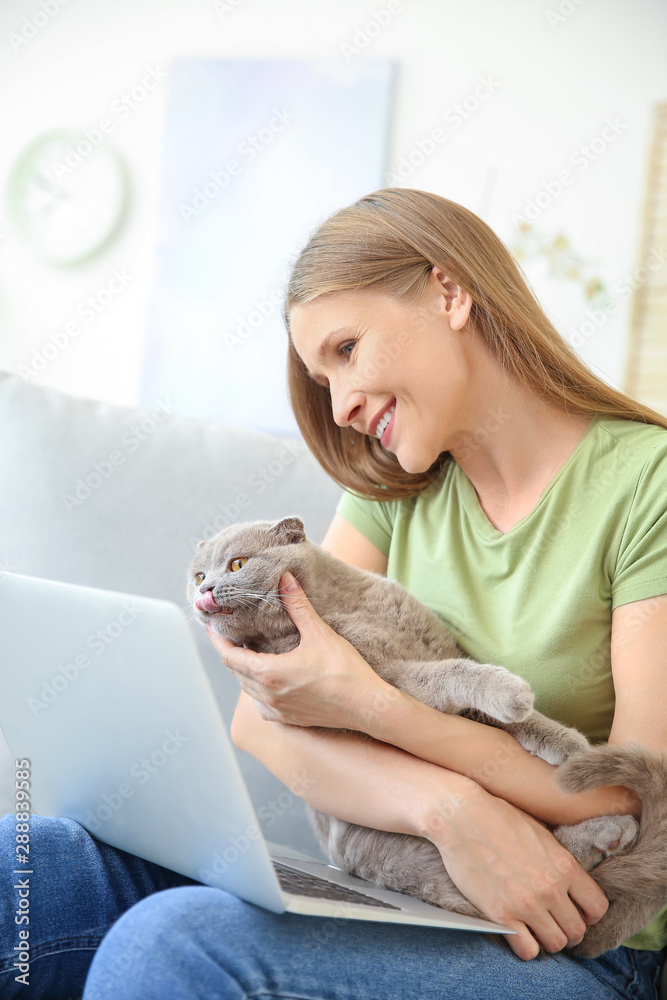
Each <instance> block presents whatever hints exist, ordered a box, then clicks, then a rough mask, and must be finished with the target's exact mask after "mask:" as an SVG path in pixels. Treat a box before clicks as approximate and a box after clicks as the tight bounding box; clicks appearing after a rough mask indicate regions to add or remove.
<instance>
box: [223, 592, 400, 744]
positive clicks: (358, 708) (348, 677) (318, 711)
mask: <svg viewBox="0 0 667 1000" xmlns="http://www.w3.org/2000/svg"><path fill="white" fill-rule="evenodd" d="M290 583H291V586H290ZM280 596H281V599H282V602H283V605H284V607H285V609H286V610H287V612H288V614H289V616H290V618H291V619H292V621H293V622H294V624H295V625H296V626H297V628H298V630H299V633H300V636H301V641H300V643H299V645H298V646H297V647H296V648H295V649H292V650H290V652H288V653H257V652H255V651H254V650H250V649H244V648H243V647H241V646H236V645H235V644H234V643H233V642H232V641H231V639H225V638H222V637H221V636H219V635H217V633H215V632H214V631H212V629H211V628H209V627H208V626H207V631H208V634H209V638H210V639H211V642H212V643H213V645H214V646H215V648H216V649H217V650H218V652H219V653H220V655H221V657H222V659H223V660H224V662H225V664H226V666H227V667H228V668H229V669H230V670H231V671H232V673H233V674H234V675H235V676H236V678H237V679H238V680H239V682H240V684H241V687H242V688H243V690H244V691H245V692H246V693H247V694H249V695H250V696H251V697H252V698H253V699H254V700H255V702H256V703H257V706H258V709H259V713H260V715H261V717H262V718H263V719H267V720H270V721H274V722H286V723H290V724H291V725H294V726H326V727H328V728H333V729H356V730H360V731H362V732H364V731H365V729H364V724H365V720H367V719H369V718H370V717H372V715H373V714H374V713H376V712H377V711H379V710H381V709H382V706H383V705H386V703H387V701H388V700H390V699H391V697H392V694H394V695H395V694H396V691H395V689H394V688H392V687H391V685H389V684H387V683H386V682H385V681H383V680H382V679H381V678H380V677H379V676H378V675H377V674H376V673H375V671H374V670H372V669H371V667H369V665H368V664H367V663H366V661H365V660H364V658H363V656H362V655H361V654H360V653H359V652H358V651H357V650H356V649H355V648H354V646H353V645H352V644H351V643H350V642H348V641H347V639H344V638H343V637H342V636H340V635H338V633H337V632H334V630H333V629H332V628H330V627H329V626H328V625H327V624H326V622H324V621H323V620H322V619H321V618H320V616H319V615H318V614H317V613H316V611H315V609H314V608H313V606H312V604H311V603H310V601H309V600H308V598H307V597H306V594H305V593H304V590H303V588H302V587H301V585H300V584H299V583H298V581H297V580H296V579H295V577H293V576H292V574H291V573H285V574H283V576H282V577H281V580H280Z"/></svg>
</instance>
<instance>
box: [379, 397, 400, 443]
mask: <svg viewBox="0 0 667 1000" xmlns="http://www.w3.org/2000/svg"><path fill="white" fill-rule="evenodd" d="M395 409H396V403H394V405H393V406H392V407H391V408H390V409H388V410H387V412H386V413H385V414H384V415H383V416H382V417H380V422H379V423H378V425H377V427H376V429H375V436H376V438H381V437H382V435H383V434H384V432H385V430H386V429H387V424H388V423H389V421H390V420H391V417H392V414H393V412H394V410H395Z"/></svg>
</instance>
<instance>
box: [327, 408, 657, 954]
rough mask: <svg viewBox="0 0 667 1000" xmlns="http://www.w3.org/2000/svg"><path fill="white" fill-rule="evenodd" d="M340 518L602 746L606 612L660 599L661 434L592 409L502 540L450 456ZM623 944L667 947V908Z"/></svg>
mask: <svg viewBox="0 0 667 1000" xmlns="http://www.w3.org/2000/svg"><path fill="white" fill-rule="evenodd" d="M337 512H338V513H339V514H340V515H341V516H342V517H344V518H345V519H346V520H347V521H349V523H350V524H352V525H353V526H354V527H355V528H357V530H358V531H360V532H361V533H362V534H363V535H364V536H365V537H366V538H368V539H369V541H371V542H372V543H373V544H374V545H375V546H376V547H377V548H378V549H380V551H381V552H383V553H384V555H386V556H387V557H388V566H387V577H388V578H390V579H392V580H397V581H398V582H399V583H401V584H402V585H403V586H404V587H405V588H406V590H408V591H410V593H412V594H414V595H415V597H417V598H419V600H420V601H421V602H422V603H423V604H425V605H426V606H427V607H429V608H431V609H432V610H433V611H435V612H436V613H437V614H438V615H439V617H440V618H441V619H442V620H443V621H444V623H445V624H446V625H447V626H448V627H449V629H450V630H451V632H452V634H453V636H454V638H455V639H456V641H457V642H458V644H459V646H460V647H461V649H462V650H463V651H464V652H465V653H466V654H467V655H468V656H470V657H472V658H473V659H475V660H477V661H479V662H481V663H495V664H499V665H501V666H503V667H506V668H507V669H508V670H511V671H512V672H513V673H515V674H518V675H519V676H520V677H523V678H525V680H527V681H528V682H529V683H530V685H531V687H532V688H533V690H534V692H535V708H536V709H537V710H538V711H540V712H542V713H544V714H545V715H548V716H550V717H551V718H553V719H557V720H558V721H559V722H561V723H563V724H564V725H566V726H574V727H576V728H577V729H579V730H580V731H581V732H582V733H584V734H585V735H586V736H587V737H588V738H589V739H590V740H591V741H592V742H594V743H600V742H604V741H606V740H607V738H608V736H609V732H610V729H611V724H612V720H613V715H614V685H613V680H612V673H611V613H612V611H613V609H614V608H616V607H618V606H619V605H621V604H628V603H630V602H632V601H641V600H642V599H644V598H648V597H656V596H658V595H659V594H665V593H667V430H665V429H664V428H662V427H658V426H656V425H653V424H644V423H641V422H639V421H633V420H619V419H609V418H605V417H594V418H593V420H592V421H591V424H590V426H589V428H588V430H587V432H586V434H585V436H584V437H583V438H582V440H581V441H580V442H579V444H578V445H577V447H576V448H575V450H574V452H573V453H572V454H571V455H570V457H569V459H568V460H567V462H565V464H564V465H563V466H562V467H561V468H560V469H559V471H558V472H557V473H556V475H555V476H554V477H553V479H552V480H551V482H550V483H549V485H548V486H547V487H546V489H545V490H544V492H543V493H542V495H541V496H540V499H539V501H538V503H537V506H536V507H535V508H534V509H533V510H532V511H531V513H530V514H528V515H527V516H526V517H524V518H523V519H522V520H521V521H519V522H518V523H517V524H515V525H514V527H513V528H511V529H510V531H508V532H506V533H505V534H502V533H501V532H500V531H498V530H497V529H496V528H495V527H494V526H493V525H492V524H491V522H490V521H489V519H488V518H487V516H486V514H485V513H484V511H483V510H482V507H481V506H480V503H479V500H478V499H477V494H476V492H475V489H474V487H473V485H472V483H471V482H470V480H469V479H468V477H467V476H466V475H465V473H464V472H463V471H462V470H461V468H460V466H459V465H458V464H457V463H456V462H454V461H451V462H449V463H448V464H447V465H446V466H445V467H444V468H443V470H442V471H441V472H440V474H439V476H438V478H437V479H436V480H435V481H434V482H433V483H432V484H431V485H430V486H429V487H428V488H427V489H426V490H424V491H423V492H422V493H420V494H417V495H416V496H413V497H410V498H408V499H406V500H395V501H374V500H361V499H359V498H358V497H355V496H353V495H352V494H351V493H347V492H345V493H344V494H343V496H342V498H341V500H340V501H339V503H338V507H337ZM639 623H640V619H638V624H639ZM638 735H639V734H638ZM624 943H625V944H627V945H629V946H630V947H634V948H644V949H649V950H656V949H659V948H662V947H663V946H664V945H665V944H667V907H665V908H664V909H663V910H662V911H661V912H660V914H659V915H658V917H656V918H655V920H653V921H652V922H651V924H649V925H648V927H646V928H645V929H644V930H643V931H641V932H640V933H639V934H636V935H634V936H633V937H632V938H630V939H629V940H628V941H626V942H624Z"/></svg>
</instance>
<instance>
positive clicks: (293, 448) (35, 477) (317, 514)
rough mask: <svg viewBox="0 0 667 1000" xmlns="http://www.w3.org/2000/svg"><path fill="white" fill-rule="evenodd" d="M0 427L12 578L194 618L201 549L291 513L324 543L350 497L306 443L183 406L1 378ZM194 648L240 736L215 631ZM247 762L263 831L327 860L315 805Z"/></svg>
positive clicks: (2, 526) (1, 524)
mask: <svg viewBox="0 0 667 1000" xmlns="http://www.w3.org/2000/svg"><path fill="white" fill-rule="evenodd" d="M221 391H224V387H223V388H222V389H221ZM0 427H2V433H1V434H0V469H2V487H1V488H0V572H1V571H2V570H3V569H5V570H9V571H14V572H16V573H25V574H27V575H30V576H41V577H45V578H49V579H57V580H64V581H67V582H71V583H80V584H86V585H88V586H91V587H101V588H106V589H109V590H119V591H124V592H127V593H130V594H141V595H146V596H150V597H159V598H163V599H166V600H170V601H174V602H175V603H176V604H178V605H179V606H181V607H182V608H183V609H184V610H185V608H186V594H185V584H186V569H187V566H188V563H189V562H190V559H191V558H192V555H193V553H194V550H195V549H196V546H197V542H198V541H199V540H200V539H202V538H209V537H211V536H212V535H213V534H214V533H215V532H217V531H219V530H220V529H221V528H223V527H226V526H227V525H228V524H232V523H234V522H237V521H252V520H256V519H260V518H271V519H278V518H281V517H285V516H287V515H290V514H291V515H298V516H299V517H301V518H302V520H303V522H304V525H305V527H306V531H307V534H308V536H309V537H310V538H311V539H312V540H313V541H315V542H320V541H321V540H322V538H323V536H324V533H325V531H326V528H327V526H328V524H329V523H330V521H331V518H332V517H333V513H334V510H335V507H336V503H337V501H338V499H339V497H340V494H341V489H340V487H339V486H338V485H337V484H336V483H334V482H333V481H332V480H331V479H329V477H328V476H327V475H326V474H325V472H324V471H323V470H322V468H321V467H320V466H319V465H318V464H317V462H316V461H315V459H314V458H313V456H312V455H311V454H310V452H309V451H308V450H307V448H306V446H305V444H304V443H303V441H301V440H300V439H287V438H280V437H276V436H273V435H270V434H262V433H259V432H257V431H253V430H242V429H239V428H233V429H231V428H227V427H224V426H221V425H219V424H217V423H214V422H211V421H205V420H198V419H194V418H192V417H187V416H182V415H180V414H179V409H178V401H177V400H174V399H173V398H170V399H156V400H155V403H154V405H153V406H152V407H150V408H144V409H137V408H133V407H122V406H113V405H110V404H107V403H101V402H96V401H94V400H89V399H79V398H73V397H70V396H67V395H65V394H64V393H62V392H59V391H57V390H54V389H50V388H46V387H43V386H37V385H33V384H30V383H27V382H25V381H24V380H23V379H21V378H20V377H19V376H18V375H12V374H7V373H2V372H0ZM1 593H2V589H1V576H0V595H1ZM195 636H196V639H197V644H198V647H199V650H200V653H201V656H202V659H203V661H204V665H205V667H206V670H207V673H208V676H209V678H210V680H211V682H212V685H213V689H214V691H215V694H216V698H217V699H218V703H219V705H220V707H221V710H222V712H223V715H224V717H225V720H226V722H227V724H229V722H230V720H231V717H232V714H233V710H234V705H235V703H236V699H237V696H238V691H239V686H238V683H237V681H236V680H235V679H234V677H233V676H232V675H231V674H230V673H229V671H228V670H227V669H226V668H225V667H224V665H223V664H222V662H221V660H220V658H219V656H218V654H217V653H216V652H215V650H214V649H213V647H212V645H211V643H210V641H209V639H208V637H207V636H206V633H205V631H204V629H195ZM4 751H5V753H4V761H5V764H4V767H5V773H6V774H7V768H8V766H9V763H10V762H9V760H8V754H7V751H6V747H5V748H4ZM0 752H1V751H0ZM237 754H238V757H239V761H240V763H241V766H242V769H243V772H244V776H245V778H246V781H247V782H248V785H249V788H250V792H251V795H252V798H253V801H254V803H255V806H256V808H257V810H258V813H259V815H260V819H262V822H263V826H264V828H265V832H266V833H267V834H268V835H269V836H270V838H271V839H272V840H275V841H282V840H284V841H285V843H290V844H292V845H293V846H295V847H297V848H300V849H302V850H306V851H310V852H311V853H317V854H318V855H319V854H320V853H321V852H319V848H318V847H317V845H316V842H315V840H314V837H313V836H312V834H311V833H310V829H309V828H308V826H307V822H306V819H305V813H304V806H303V803H301V802H300V801H299V800H296V799H295V797H294V796H293V795H292V794H291V793H289V792H288V791H287V790H286V789H285V786H284V785H282V783H281V782H279V781H278V779H276V778H274V777H273V775H271V774H270V773H269V772H268V771H267V770H266V769H265V768H264V767H263V765H261V764H260V763H259V762H258V761H256V760H255V759H254V758H252V757H251V756H250V755H248V754H245V753H243V752H242V751H237ZM10 777H11V774H10ZM9 792H10V786H9V785H8V783H7V777H5V781H4V783H3V786H2V788H0V813H3V812H5V811H8V810H9V811H11V803H12V801H13V799H12V798H11V797H10V798H8V797H7V796H8V795H9ZM280 803H282V805H281V804H280Z"/></svg>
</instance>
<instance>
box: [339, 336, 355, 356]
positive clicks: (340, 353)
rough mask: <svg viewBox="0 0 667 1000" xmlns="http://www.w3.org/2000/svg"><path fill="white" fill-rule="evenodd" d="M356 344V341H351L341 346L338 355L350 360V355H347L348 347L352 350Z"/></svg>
mask: <svg viewBox="0 0 667 1000" xmlns="http://www.w3.org/2000/svg"><path fill="white" fill-rule="evenodd" d="M355 343H356V341H355V340H349V341H348V342H347V343H346V344H341V345H340V347H339V348H338V351H337V352H336V353H337V354H339V355H340V356H341V357H342V358H349V357H350V355H349V354H346V353H345V351H346V350H347V349H348V347H350V348H352V347H354V345H355Z"/></svg>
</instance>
